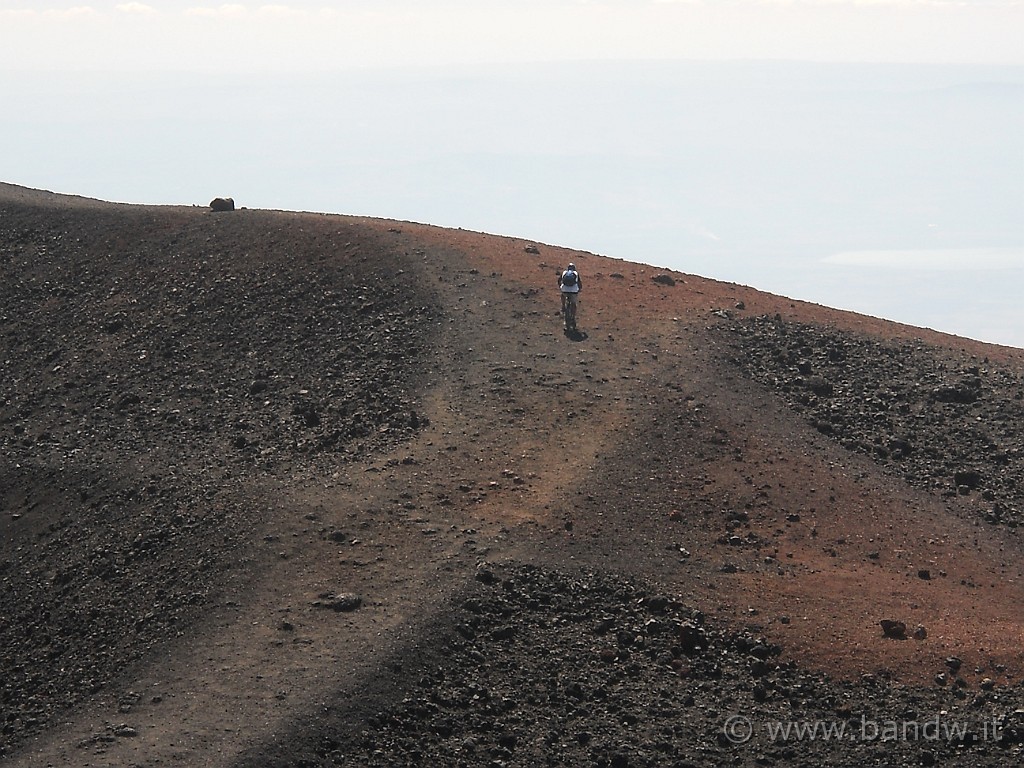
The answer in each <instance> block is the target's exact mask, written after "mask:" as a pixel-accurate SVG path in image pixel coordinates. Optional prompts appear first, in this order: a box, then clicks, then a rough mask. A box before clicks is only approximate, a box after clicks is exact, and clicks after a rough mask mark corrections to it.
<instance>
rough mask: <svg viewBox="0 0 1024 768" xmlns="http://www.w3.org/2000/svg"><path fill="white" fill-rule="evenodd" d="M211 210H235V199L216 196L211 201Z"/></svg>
mask: <svg viewBox="0 0 1024 768" xmlns="http://www.w3.org/2000/svg"><path fill="white" fill-rule="evenodd" d="M210 210H211V211H215V212H221V211H233V210H235V201H234V199H233V198H230V197H215V198H213V200H211V201H210Z"/></svg>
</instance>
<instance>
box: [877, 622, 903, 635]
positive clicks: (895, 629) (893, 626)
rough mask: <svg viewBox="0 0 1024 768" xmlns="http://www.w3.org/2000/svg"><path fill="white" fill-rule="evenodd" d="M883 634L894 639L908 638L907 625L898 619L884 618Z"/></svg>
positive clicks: (882, 623)
mask: <svg viewBox="0 0 1024 768" xmlns="http://www.w3.org/2000/svg"><path fill="white" fill-rule="evenodd" d="M878 623H879V624H881V625H882V634H884V635H885V636H886V637H891V638H893V639H894V640H905V639H906V638H907V625H906V624H905V623H904V622H902V621H899V620H897V619H882V620H881V621H880V622H878Z"/></svg>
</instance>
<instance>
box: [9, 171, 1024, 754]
mask: <svg viewBox="0 0 1024 768" xmlns="http://www.w3.org/2000/svg"><path fill="white" fill-rule="evenodd" d="M569 260H574V261H575V262H576V263H577V264H578V265H579V267H580V270H581V273H582V275H583V280H584V293H583V299H582V303H581V313H580V324H579V325H580V332H579V333H576V334H572V335H566V334H564V333H563V332H562V329H561V325H560V322H559V318H558V316H557V308H558V297H557V291H556V288H555V275H556V270H557V269H558V267H560V266H564V264H565V263H567V262H568V261H569ZM0 275H2V287H0V297H2V298H0V335H2V336H3V350H4V355H3V379H2V381H3V384H2V400H0V445H2V448H3V459H2V464H0V477H2V485H0V504H2V509H0V515H2V516H0V526H2V531H3V539H2V560H0V580H2V586H3V590H2V595H0V614H2V622H0V648H2V651H0V696H2V710H3V717H4V725H3V734H2V738H0V750H2V752H0V755H2V756H3V758H4V762H5V764H10V765H16V766H37V765H38V766H45V765H73V766H78V765H82V766H85V765H93V766H101V765H111V766H157V765H196V766H265V765H281V766H285V765H296V766H298V765H302V766H332V765H370V764H374V765H406V764H422V763H426V764H446V765H496V764H504V765H536V764H547V765H595V766H598V765H616V766H654V765H709V764H722V763H726V762H727V763H729V764H738V765H745V764H751V765H753V764H758V765H770V764H779V765H782V764H785V765H820V764H823V763H824V762H827V763H830V764H835V765H864V764H880V765H889V764H896V763H922V764H959V763H960V762H961V761H962V762H963V764H971V765H1004V764H1010V763H1013V762H1015V761H1016V760H1018V759H1019V757H1020V752H1019V751H1020V749H1021V743H1022V741H1024V723H1021V722H1020V721H1019V719H1018V718H1019V717H1020V714H1019V713H1018V711H1017V710H1018V709H1019V708H1020V707H1021V706H1022V702H1021V688H1020V683H1019V681H1020V680H1021V675H1022V674H1024V651H1022V649H1021V643H1020V639H1021V630H1022V622H1024V615H1022V610H1021V605H1022V600H1021V598H1022V597H1024V595H1022V592H1024V589H1022V581H1021V579H1022V576H1021V568H1022V547H1021V542H1020V540H1019V534H1018V532H1017V531H1018V524H1019V522H1020V520H1021V517H1020V516H1021V513H1022V511H1024V501H1022V497H1021V491H1020V487H1021V486H1020V480H1021V479H1022V473H1024V438H1022V435H1021V429H1020V425H1021V424H1022V423H1024V420H1022V417H1024V405H1022V403H1024V353H1022V352H1021V351H1020V350H1013V349H1008V348H1003V347H995V346H991V345H985V344H980V343H976V342H971V341H967V340H964V339H958V338H954V337H949V336H944V335H941V334H937V333H934V332H931V331H926V330H921V329H915V328H910V327H906V326H900V325H896V324H892V323H887V322H884V321H880V320H875V319H872V318H866V317H863V316H858V315H854V314H850V313H844V312H839V311H834V310H830V309H827V308H823V307H819V306H815V305H810V304H804V303H800V302H794V301H790V300H788V299H785V298H781V297H777V296H772V295H768V294H764V293H760V292H758V291H755V290H753V289H750V288H745V287H740V286H736V285H729V284H723V283H719V282H715V281H711V280H706V279H703V278H700V277H695V276H690V275H681V274H678V273H667V272H664V271H662V270H655V269H654V268H651V267H645V266H642V265H636V264H630V263H626V262H622V261H618V260H614V259H611V258H607V257H602V256H597V255H594V254H589V253H581V252H576V251H570V250H567V249H563V248H558V247H553V246H547V245H543V244H537V243H532V242H530V241H525V240H518V239H514V238H503V237H496V236H489V235H482V234H476V233H471V232H466V231H462V230H457V231H455V230H445V229H440V228H435V227H429V226H425V225H418V224H410V223H406V222H393V221H380V220H372V219H363V218H354V217H347V216H337V215H322V214H312V213H287V212H273V211H259V210H245V209H242V210H237V211H233V212H223V213H212V212H210V211H209V210H208V209H205V208H197V207H148V206H126V205H117V204H109V203H103V202H99V201H94V200H87V199H83V198H75V197H69V196H63V195H54V194H51V193H46V192H38V191H33V190H27V189H23V188H20V187H15V186H11V185H0ZM655 278H657V279H655ZM882 620H891V621H893V622H902V624H903V625H904V626H905V632H903V633H901V632H900V631H899V628H898V625H897V628H896V629H891V630H890V632H889V636H887V635H886V634H884V633H883V631H882V628H881V626H880V621H882ZM940 713H942V717H943V718H944V719H946V720H949V721H951V723H952V724H953V725H954V726H957V727H959V726H960V725H963V726H964V727H967V728H968V731H966V732H964V733H954V734H953V736H951V737H950V738H943V739H897V740H893V739H888V740H883V739H881V738H870V736H871V731H870V727H871V726H876V725H881V724H884V723H886V722H889V721H901V722H904V721H908V720H912V721H914V722H921V723H924V722H926V721H929V722H930V720H931V719H934V718H938V717H939V715H940ZM732 714H736V715H741V716H744V717H747V718H749V723H750V725H751V728H752V730H751V732H750V738H749V740H747V739H743V738H740V737H742V736H743V735H744V734H743V733H742V732H738V731H736V730H732V731H729V730H726V723H727V722H729V721H728V720H727V718H728V717H729V716H730V715H732ZM796 719H800V720H808V721H809V720H821V721H823V722H824V721H828V722H835V723H840V724H846V725H848V726H849V727H850V728H851V729H853V728H854V727H855V726H856V728H857V729H858V730H857V735H859V736H860V737H861V738H859V739H857V738H847V739H844V740H843V741H842V742H839V741H829V740H822V739H818V740H804V741H797V740H795V739H794V740H785V739H780V738H778V737H777V736H774V737H773V736H772V735H771V734H770V733H769V732H768V730H767V724H768V723H770V722H774V721H788V720H796ZM733 722H734V723H735V722H736V721H733ZM947 725H948V723H947ZM877 735H878V734H876V736H877ZM738 742H742V743H738Z"/></svg>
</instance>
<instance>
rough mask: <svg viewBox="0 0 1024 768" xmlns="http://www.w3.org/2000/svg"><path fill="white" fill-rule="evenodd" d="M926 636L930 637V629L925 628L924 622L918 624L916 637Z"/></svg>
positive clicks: (916, 638)
mask: <svg viewBox="0 0 1024 768" xmlns="http://www.w3.org/2000/svg"><path fill="white" fill-rule="evenodd" d="M926 637H928V630H927V629H925V628H924V625H923V624H918V625H917V628H916V629H915V630H914V639H915V640H924V639H925V638H926Z"/></svg>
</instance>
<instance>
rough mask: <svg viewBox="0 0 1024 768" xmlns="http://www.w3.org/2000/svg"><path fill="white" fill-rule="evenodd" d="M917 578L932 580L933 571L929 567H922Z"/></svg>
mask: <svg viewBox="0 0 1024 768" xmlns="http://www.w3.org/2000/svg"><path fill="white" fill-rule="evenodd" d="M917 578H919V579H924V580H925V581H930V580H931V578H932V572H931V571H929V570H928V569H927V568H922V569H921V570H919V571H918V572H917Z"/></svg>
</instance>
